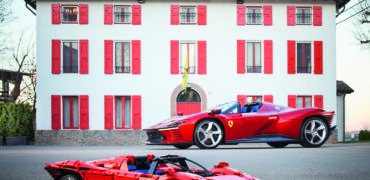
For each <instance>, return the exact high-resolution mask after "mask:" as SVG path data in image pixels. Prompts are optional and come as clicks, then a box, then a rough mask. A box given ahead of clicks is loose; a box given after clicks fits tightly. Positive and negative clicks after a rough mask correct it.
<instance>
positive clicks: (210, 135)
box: [194, 119, 224, 149]
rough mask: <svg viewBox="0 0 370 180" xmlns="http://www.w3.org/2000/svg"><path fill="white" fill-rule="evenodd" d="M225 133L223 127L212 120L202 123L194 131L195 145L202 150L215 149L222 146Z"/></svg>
mask: <svg viewBox="0 0 370 180" xmlns="http://www.w3.org/2000/svg"><path fill="white" fill-rule="evenodd" d="M223 137H224V131H223V130H222V128H221V125H220V124H219V123H218V122H216V121H214V120H210V119H206V120H203V121H202V122H200V123H199V124H198V125H197V126H196V127H195V130H194V141H195V144H196V145H197V146H198V147H199V148H201V149H214V148H216V147H217V146H218V145H220V143H221V141H222V138H223Z"/></svg>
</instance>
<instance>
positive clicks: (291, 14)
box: [287, 6, 295, 26]
mask: <svg viewBox="0 0 370 180" xmlns="http://www.w3.org/2000/svg"><path fill="white" fill-rule="evenodd" d="M287 17H288V18H287V22H288V26H295V6H287Z"/></svg>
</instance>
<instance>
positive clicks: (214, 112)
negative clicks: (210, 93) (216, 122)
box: [210, 109, 221, 114]
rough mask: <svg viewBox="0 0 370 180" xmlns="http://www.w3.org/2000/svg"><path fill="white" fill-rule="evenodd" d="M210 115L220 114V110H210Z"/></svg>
mask: <svg viewBox="0 0 370 180" xmlns="http://www.w3.org/2000/svg"><path fill="white" fill-rule="evenodd" d="M210 114H221V109H212V110H211V112H210Z"/></svg>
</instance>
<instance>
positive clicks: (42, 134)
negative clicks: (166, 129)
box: [35, 130, 147, 145]
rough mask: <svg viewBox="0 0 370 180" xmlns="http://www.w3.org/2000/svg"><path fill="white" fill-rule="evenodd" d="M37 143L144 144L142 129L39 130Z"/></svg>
mask: <svg viewBox="0 0 370 180" xmlns="http://www.w3.org/2000/svg"><path fill="white" fill-rule="evenodd" d="M35 139H36V142H35V143H36V145H142V144H144V142H145V141H146V139H147V136H146V134H145V132H144V131H142V130H38V131H36V137H35Z"/></svg>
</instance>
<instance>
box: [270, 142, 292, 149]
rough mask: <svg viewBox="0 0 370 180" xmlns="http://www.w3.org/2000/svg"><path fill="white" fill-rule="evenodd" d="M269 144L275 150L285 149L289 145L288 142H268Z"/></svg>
mask: <svg viewBox="0 0 370 180" xmlns="http://www.w3.org/2000/svg"><path fill="white" fill-rule="evenodd" d="M267 144H268V145H269V146H271V147H273V148H283V147H285V146H287V145H288V143H286V142H268V143H267Z"/></svg>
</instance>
